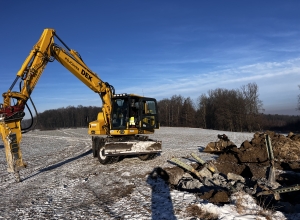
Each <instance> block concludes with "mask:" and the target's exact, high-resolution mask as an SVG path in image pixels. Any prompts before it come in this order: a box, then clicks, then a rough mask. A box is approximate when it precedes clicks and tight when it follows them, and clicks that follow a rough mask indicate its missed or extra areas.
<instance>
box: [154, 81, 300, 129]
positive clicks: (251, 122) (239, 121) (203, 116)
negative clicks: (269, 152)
mask: <svg viewBox="0 0 300 220" xmlns="http://www.w3.org/2000/svg"><path fill="white" fill-rule="evenodd" d="M299 100H300V98H299ZM158 106H159V112H160V123H161V125H162V126H170V127H195V128H204V129H215V130H223V131H237V132H243V131H250V132H253V131H261V130H267V129H270V130H271V129H276V130H282V129H285V130H289V129H293V130H294V131H295V130H298V128H299V126H297V124H298V125H299V123H300V117H299V116H286V115H266V114H264V113H263V112H264V109H263V102H262V101H261V100H260V99H259V94H258V86H257V84H256V83H249V84H247V85H243V86H241V88H240V89H231V90H228V89H221V88H217V89H214V90H209V91H208V92H207V94H202V95H200V96H199V97H198V98H197V100H196V102H193V101H192V100H191V98H190V97H188V98H184V97H183V96H181V95H174V96H172V97H171V98H166V99H163V100H161V101H159V102H158Z"/></svg>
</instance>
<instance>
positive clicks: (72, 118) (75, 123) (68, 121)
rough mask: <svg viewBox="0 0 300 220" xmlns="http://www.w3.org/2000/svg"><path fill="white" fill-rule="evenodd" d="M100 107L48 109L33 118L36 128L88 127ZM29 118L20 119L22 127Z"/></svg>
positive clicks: (80, 106)
mask: <svg viewBox="0 0 300 220" xmlns="http://www.w3.org/2000/svg"><path fill="white" fill-rule="evenodd" d="M100 111H101V107H95V106H88V107H84V106H82V105H78V106H77V107H74V106H68V107H66V108H58V109H50V110H46V111H44V112H42V113H39V114H38V116H37V117H35V118H33V120H34V121H35V120H37V124H36V126H35V128H36V129H41V130H50V129H51V130H52V129H58V128H76V127H88V124H89V122H90V121H94V120H96V119H97V115H98V113H99V112H100ZM30 124H31V119H27V120H23V121H22V128H27V127H28V126H29V125H30Z"/></svg>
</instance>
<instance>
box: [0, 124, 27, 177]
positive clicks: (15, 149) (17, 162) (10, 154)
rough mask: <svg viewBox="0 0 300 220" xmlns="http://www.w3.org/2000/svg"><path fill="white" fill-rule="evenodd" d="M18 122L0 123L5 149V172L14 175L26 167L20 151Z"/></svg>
mask: <svg viewBox="0 0 300 220" xmlns="http://www.w3.org/2000/svg"><path fill="white" fill-rule="evenodd" d="M20 124H21V123H20V121H12V122H0V133H1V134H2V140H3V143H4V147H5V155H6V161H7V165H8V167H7V171H8V172H10V173H14V172H17V171H19V170H20V169H21V168H23V167H26V164H25V163H24V161H23V159H22V158H23V157H22V152H21V149H20V141H21V138H22V134H21V129H20Z"/></svg>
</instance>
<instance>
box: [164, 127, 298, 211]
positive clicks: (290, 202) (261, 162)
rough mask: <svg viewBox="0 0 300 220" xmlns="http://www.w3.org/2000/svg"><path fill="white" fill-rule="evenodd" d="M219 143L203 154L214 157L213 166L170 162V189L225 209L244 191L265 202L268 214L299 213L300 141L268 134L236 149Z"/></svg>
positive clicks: (188, 161) (192, 160) (192, 161)
mask: <svg viewBox="0 0 300 220" xmlns="http://www.w3.org/2000/svg"><path fill="white" fill-rule="evenodd" d="M266 137H268V138H269V140H270V142H271V143H270V144H271V146H270V144H269V145H268V144H267V142H266V140H267V139H266ZM218 138H219V140H218V141H217V142H211V143H209V144H208V145H207V147H206V148H205V149H204V150H203V152H207V153H215V154H218V155H219V157H218V158H217V159H216V160H213V161H207V162H205V161H203V160H202V159H201V158H198V157H197V156H196V155H191V157H188V158H186V157H185V158H180V159H178V158H172V159H171V160H170V161H169V162H170V163H172V164H174V165H176V166H174V168H167V169H165V171H166V173H167V174H168V176H169V178H168V181H169V184H170V185H171V186H172V187H174V188H176V189H178V190H183V191H189V192H193V193H195V194H197V196H199V197H200V198H201V199H205V200H208V201H209V202H211V203H214V204H226V203H229V202H230V201H229V198H230V195H231V194H233V193H236V192H241V191H243V192H246V193H247V194H249V195H251V196H253V197H254V198H256V199H257V200H259V201H262V200H263V201H265V203H266V204H268V206H270V207H272V209H274V207H277V209H278V210H279V211H284V212H299V211H300V201H299V199H297V198H299V196H300V191H299V190H300V173H299V171H300V161H299V157H300V135H295V134H293V133H289V134H288V135H287V136H284V135H282V134H276V133H275V132H271V131H267V132H264V133H255V134H254V135H253V138H252V140H251V141H247V140H246V141H244V142H243V143H242V144H241V146H240V147H237V146H236V145H235V144H234V143H233V142H231V141H230V140H229V138H228V137H227V136H226V135H225V134H223V135H218ZM270 147H271V150H272V151H273V155H274V158H272V164H271V168H273V166H274V167H275V169H274V172H275V179H274V180H273V181H269V179H268V178H270V177H269V172H270V162H271V161H270V156H268V155H269V154H268V152H269V151H270ZM273 159H274V160H273ZM183 160H186V161H185V162H183ZM298 183H299V184H298ZM266 204H265V205H266ZM266 208H267V207H266Z"/></svg>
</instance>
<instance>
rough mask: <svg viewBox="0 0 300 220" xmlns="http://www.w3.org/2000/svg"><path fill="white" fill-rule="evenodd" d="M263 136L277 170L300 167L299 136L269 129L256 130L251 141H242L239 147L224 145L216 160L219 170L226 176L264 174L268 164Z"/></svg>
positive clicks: (294, 169) (299, 168)
mask: <svg viewBox="0 0 300 220" xmlns="http://www.w3.org/2000/svg"><path fill="white" fill-rule="evenodd" d="M266 135H269V137H270V139H271V145H272V147H273V154H274V162H275V167H276V169H278V170H290V171H298V170H300V163H299V157H300V135H294V134H292V133H290V134H289V135H288V136H284V135H282V134H276V133H275V132H271V131H267V132H265V133H255V134H254V135H253V138H252V140H251V141H247V140H246V141H244V142H243V143H242V144H241V146H240V147H239V148H238V147H237V146H235V145H230V146H228V147H226V148H224V149H223V153H221V155H220V156H219V158H218V159H217V160H216V162H215V165H216V167H217V168H218V170H219V171H220V172H222V173H224V174H226V175H227V173H230V172H232V173H236V174H239V175H242V176H244V177H250V178H252V177H254V178H256V179H257V178H263V177H266V168H267V167H268V166H269V165H270V162H269V160H268V153H267V152H268V151H267V147H266Z"/></svg>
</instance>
